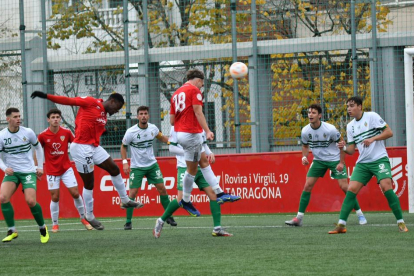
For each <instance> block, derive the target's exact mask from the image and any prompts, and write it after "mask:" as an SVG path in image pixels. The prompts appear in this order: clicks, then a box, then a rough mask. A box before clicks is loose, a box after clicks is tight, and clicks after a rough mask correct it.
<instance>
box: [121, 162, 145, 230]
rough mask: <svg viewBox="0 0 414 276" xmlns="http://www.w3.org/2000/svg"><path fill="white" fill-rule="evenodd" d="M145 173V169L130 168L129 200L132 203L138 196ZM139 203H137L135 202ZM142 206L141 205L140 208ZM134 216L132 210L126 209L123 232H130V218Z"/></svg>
mask: <svg viewBox="0 0 414 276" xmlns="http://www.w3.org/2000/svg"><path fill="white" fill-rule="evenodd" d="M146 173H147V169H146V168H132V169H131V172H130V173H129V199H130V200H131V201H133V202H135V201H134V200H135V199H136V197H137V195H138V191H139V189H140V188H141V185H142V179H143V178H144V176H145V174H146ZM137 202H139V201H137ZM142 206H144V205H143V204H141V207H142ZM133 214H134V208H127V209H126V222H125V225H124V230H132V216H133Z"/></svg>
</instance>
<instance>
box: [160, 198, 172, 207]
mask: <svg viewBox="0 0 414 276" xmlns="http://www.w3.org/2000/svg"><path fill="white" fill-rule="evenodd" d="M160 201H161V205H162V207H163V208H164V210H167V207H168V205H169V204H170V199H169V198H168V195H160Z"/></svg>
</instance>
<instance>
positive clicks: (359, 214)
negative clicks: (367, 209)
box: [355, 209, 364, 216]
mask: <svg viewBox="0 0 414 276" xmlns="http://www.w3.org/2000/svg"><path fill="white" fill-rule="evenodd" d="M355 213H356V214H357V216H363V215H364V214H363V213H362V211H361V209H359V210H355Z"/></svg>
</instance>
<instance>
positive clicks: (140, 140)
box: [122, 123, 160, 168]
mask: <svg viewBox="0 0 414 276" xmlns="http://www.w3.org/2000/svg"><path fill="white" fill-rule="evenodd" d="M159 133H160V130H159V129H158V127H157V126H156V125H154V124H151V123H148V127H147V128H140V127H139V125H138V124H136V125H134V126H133V127H130V128H128V129H127V131H126V132H125V135H124V138H123V139H122V144H123V145H125V146H131V168H143V167H149V166H152V165H153V164H155V163H156V162H157V159H155V156H154V149H153V147H152V143H153V140H154V138H155V137H156V136H157V135H158V134H159Z"/></svg>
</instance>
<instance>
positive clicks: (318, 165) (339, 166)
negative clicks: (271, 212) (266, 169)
mask: <svg viewBox="0 0 414 276" xmlns="http://www.w3.org/2000/svg"><path fill="white" fill-rule="evenodd" d="M321 118H322V108H321V106H320V105H318V104H312V105H310V106H309V108H308V119H309V124H308V125H307V126H305V127H304V128H303V129H302V134H301V140H302V164H303V165H308V164H309V161H308V155H309V148H310V149H311V150H312V154H313V162H312V164H311V167H310V168H309V171H308V173H307V175H306V182H305V187H304V188H303V192H302V195H301V197H300V201H299V211H298V213H297V215H296V217H294V218H293V219H292V220H288V221H285V223H286V224H287V225H290V226H302V220H303V217H304V215H305V211H306V208H307V206H308V204H309V201H310V196H311V191H312V189H313V187H314V186H315V184H316V182H317V181H318V179H319V177H323V176H324V175H325V173H326V171H327V170H328V169H329V170H330V171H331V177H332V178H334V179H337V180H338V184H339V187H340V188H341V189H342V191H343V192H344V193H346V192H347V190H348V174H347V169H346V167H345V153H344V152H341V151H340V150H339V148H338V147H337V145H336V143H337V142H339V141H341V140H342V137H341V133H340V132H339V131H338V130H337V129H336V127H335V126H333V125H331V124H329V123H326V122H322V121H321ZM355 200H356V199H355ZM353 207H354V209H355V211H356V213H357V216H358V220H359V224H366V223H367V220H366V219H365V216H364V214H363V213H362V211H361V208H360V207H359V204H358V201H357V200H356V201H355V204H354V206H353Z"/></svg>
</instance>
